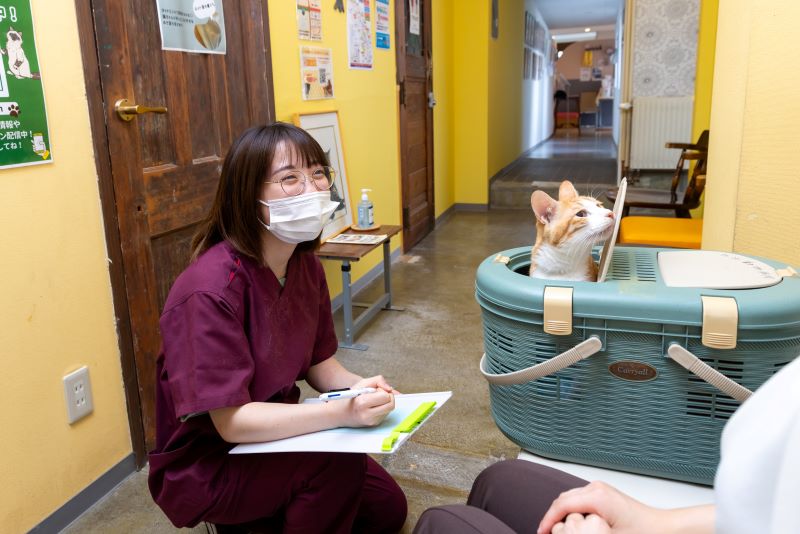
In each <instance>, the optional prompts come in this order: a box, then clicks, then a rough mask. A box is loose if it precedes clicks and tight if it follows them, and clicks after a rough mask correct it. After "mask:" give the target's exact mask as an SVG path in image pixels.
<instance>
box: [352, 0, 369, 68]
mask: <svg viewBox="0 0 800 534" xmlns="http://www.w3.org/2000/svg"><path fill="white" fill-rule="evenodd" d="M347 53H348V57H349V65H350V68H351V69H371V68H372V15H371V13H370V8H369V0H347Z"/></svg>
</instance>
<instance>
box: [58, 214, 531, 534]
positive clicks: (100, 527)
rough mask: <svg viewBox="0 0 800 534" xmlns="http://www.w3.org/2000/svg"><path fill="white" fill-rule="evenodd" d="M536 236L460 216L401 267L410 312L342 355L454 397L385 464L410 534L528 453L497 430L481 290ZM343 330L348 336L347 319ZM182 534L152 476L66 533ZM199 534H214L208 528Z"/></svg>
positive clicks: (396, 381)
mask: <svg viewBox="0 0 800 534" xmlns="http://www.w3.org/2000/svg"><path fill="white" fill-rule="evenodd" d="M534 234H535V228H534V226H533V222H532V218H531V217H530V216H529V215H528V214H527V213H525V212H524V211H521V210H497V211H490V212H483V213H475V212H456V213H454V214H452V215H451V216H450V217H449V218H447V220H446V221H444V222H443V223H442V224H441V225H440V227H439V228H438V229H437V230H435V231H434V232H433V233H431V234H430V235H428V236H427V237H426V238H425V239H424V240H423V241H422V242H421V243H420V244H419V245H418V246H417V247H415V248H414V249H413V250H412V251H411V254H410V255H408V256H401V258H400V260H399V261H397V262H395V263H394V265H393V268H392V289H393V296H394V299H393V301H394V304H395V305H397V306H402V307H405V311H403V312H394V311H382V312H380V313H379V314H378V315H377V316H376V317H375V319H374V320H373V321H372V322H371V324H369V325H368V326H367V327H366V328H365V330H364V331H363V332H362V333H361V335H360V336H358V337H357V338H356V340H357V341H358V342H359V343H365V344H367V345H369V350H367V351H365V352H361V351H354V350H340V351H339V353H338V354H337V358H339V360H340V361H341V362H342V363H343V364H344V365H345V366H346V367H348V368H349V369H351V370H353V371H354V372H356V373H359V374H361V375H363V376H371V375H375V374H383V375H385V376H386V377H387V378H388V380H389V382H390V383H391V384H392V385H393V386H394V387H396V388H398V389H399V390H400V391H403V392H407V393H413V392H421V391H443V390H452V391H453V397H452V398H451V400H450V401H448V403H447V404H446V405H445V406H444V407H443V408H442V409H441V411H439V412H438V413H437V414H436V417H434V418H433V419H432V420H431V421H430V422H429V423H428V424H426V425H425V426H424V427H423V428H422V429H420V430H419V431H418V432H417V433H416V434H415V435H414V438H413V440H411V441H410V442H409V443H407V444H405V445H404V446H403V447H402V448H401V449H400V450H399V451H398V453H396V454H394V455H392V456H383V457H380V458H378V460H379V461H380V462H381V463H382V464H383V465H384V466H385V467H386V468H387V469H388V470H389V471H390V472H391V473H392V474H393V475H394V476H395V477H396V478H397V480H398V481H399V482H400V484H401V486H402V487H403V489H404V490H405V492H406V494H407V496H408V501H409V516H408V520H407V523H406V531H407V532H410V531H411V529H412V528H413V525H414V524H416V521H417V518H418V516H419V514H420V513H421V512H422V511H423V510H425V509H426V508H427V507H429V506H432V505H437V504H445V503H463V502H464V501H465V500H466V497H467V494H468V492H469V488H470V485H471V483H472V480H473V479H474V477H475V476H476V475H477V474H478V473H479V472H480V471H481V470H482V469H483V468H484V467H486V466H487V465H489V464H491V463H494V462H496V461H498V460H500V459H504V458H515V457H516V456H517V455H518V453H519V450H520V449H519V447H518V446H516V445H514V444H513V443H512V442H511V441H509V440H508V439H507V438H505V437H504V436H503V435H502V434H501V433H500V431H499V430H498V429H497V427H496V426H495V424H494V422H493V421H492V419H491V416H490V414H489V393H488V387H487V385H486V383H485V381H484V379H483V378H482V377H481V375H480V374H479V373H478V369H477V367H478V362H479V360H480V357H481V354H482V352H483V341H482V331H481V319H480V309H479V307H478V305H477V303H476V302H475V298H474V282H475V271H476V269H477V266H478V264H479V263H480V262H481V261H482V260H483V259H484V258H486V257H487V256H489V255H493V254H495V253H497V252H498V251H500V250H504V249H507V248H511V247H517V246H523V245H527V246H530V245H531V243H533V240H534ZM382 289H383V282H382V278H379V279H378V280H376V281H375V282H373V283H372V284H370V285H369V286H368V287H367V288H366V289H364V290H363V291H362V292H361V293H360V294H359V295H358V296H359V300H371V299H372V298H373V297H377V295H378V294H380V293H381V292H382ZM336 321H337V330H338V331H339V332H341V311H340V312H339V313H337V314H336ZM307 391H308V390H305V391H304V393H306V392H307ZM175 530H176V529H175V528H174V527H172V525H171V524H170V523H169V522H168V520H167V519H166V518H165V517H164V515H163V514H162V513H161V511H160V510H159V509H158V508H157V507H156V506H155V504H154V503H153V501H152V499H151V498H150V495H149V493H148V490H147V483H146V470H145V471H141V472H139V473H135V474H133V475H131V476H130V477H129V478H128V479H126V480H125V481H124V482H123V483H122V484H120V485H119V486H118V487H117V488H116V489H115V490H114V491H113V492H112V493H111V494H109V495H108V496H107V497H106V498H105V499H104V500H103V501H101V502H100V503H98V504H97V505H95V506H94V507H93V508H92V509H91V510H89V511H88V512H87V513H85V514H84V515H83V516H82V517H80V518H79V519H78V520H77V521H76V522H74V523H73V524H72V525H70V527H69V528H67V529H66V530H65V532H68V533H76V534H77V533H82V534H85V533H97V534H100V533H106V532H143V533H144V532H148V533H167V532H173V531H175ZM193 531H195V532H206V530H205V526H203V525H202V524H201V525H199V526H197V527H195V529H193Z"/></svg>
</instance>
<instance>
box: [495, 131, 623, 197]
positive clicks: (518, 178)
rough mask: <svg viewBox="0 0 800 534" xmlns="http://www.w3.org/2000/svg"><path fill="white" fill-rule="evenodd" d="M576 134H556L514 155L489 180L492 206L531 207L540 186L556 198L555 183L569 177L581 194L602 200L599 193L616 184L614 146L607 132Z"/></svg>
mask: <svg viewBox="0 0 800 534" xmlns="http://www.w3.org/2000/svg"><path fill="white" fill-rule="evenodd" d="M588 132H589V133H584V134H583V135H580V136H570V137H567V136H560V135H558V134H557V136H555V137H551V138H550V139H548V140H547V141H545V142H544V143H542V144H541V145H539V146H537V147H536V148H534V149H532V150H530V151H529V152H528V153H526V154H524V155H522V156H521V157H519V158H517V159H516V160H515V161H514V162H513V163H512V164H511V165H509V166H507V167H506V168H505V169H504V170H503V171H501V173H500V174H499V175H498V176H496V177H494V178H493V179H492V182H491V184H490V192H489V205H490V207H491V208H492V209H498V208H500V209H502V208H512V209H526V210H529V209H531V203H530V199H531V193H532V192H533V191H534V190H535V189H542V190H544V191H545V192H547V193H548V194H549V195H550V196H553V197H555V198H557V197H558V185H559V184H560V183H561V182H562V181H563V180H570V181H571V182H572V183H573V184H575V187H576V189H577V190H578V192H579V193H580V194H582V195H590V196H593V197H596V198H598V199H601V200H605V198H604V196H603V192H604V191H605V190H606V189H608V188H610V187H615V186H616V185H617V179H616V176H617V148H616V145H615V144H614V140H613V138H612V137H611V132H610V131H598V132H596V133H595V132H594V131H593V130H591V129H589V130H588Z"/></svg>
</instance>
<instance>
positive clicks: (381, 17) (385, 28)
mask: <svg viewBox="0 0 800 534" xmlns="http://www.w3.org/2000/svg"><path fill="white" fill-rule="evenodd" d="M375 46H377V47H378V48H384V49H387V50H388V49H389V0H375Z"/></svg>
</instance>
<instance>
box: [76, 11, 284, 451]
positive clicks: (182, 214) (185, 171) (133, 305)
mask: <svg viewBox="0 0 800 534" xmlns="http://www.w3.org/2000/svg"><path fill="white" fill-rule="evenodd" d="M221 4H222V6H223V12H224V29H225V35H226V40H227V51H226V53H225V54H200V53H187V52H178V51H165V50H162V49H161V36H160V31H159V20H158V13H157V4H156V2H153V1H150V2H140V1H138V0H76V9H77V13H78V24H79V28H80V34H81V52H82V56H83V62H84V73H85V78H86V89H87V94H88V100H89V111H90V120H91V126H92V136H93V138H94V145H95V156H96V162H97V170H98V176H99V180H100V191H101V204H102V210H103V217H104V224H105V233H106V240H107V247H108V254H109V260H110V265H109V267H110V273H111V281H112V291H113V294H114V295H113V296H114V308H115V314H116V317H117V325H118V335H119V340H120V352H121V357H122V368H123V380H124V383H125V395H126V400H127V405H128V416H129V421H130V428H131V437H132V442H133V449H134V454H135V456H136V461H137V464H138V466H140V467H141V466H143V465H144V464H145V462H146V451H147V450H149V449H151V448H152V447H153V446H154V444H155V387H156V358H157V357H158V353H159V349H160V343H161V339H160V335H159V331H158V318H159V315H160V311H161V309H162V307H163V304H164V301H165V300H166V297H167V293H168V291H169V288H170V287H171V285H172V283H173V281H174V280H175V278H176V277H177V276H178V274H180V272H181V271H182V270H183V269H184V268H185V267H186V265H187V264H188V261H189V253H190V241H191V238H192V235H193V234H194V232H195V229H196V227H197V225H198V223H199V222H200V221H201V220H202V218H203V217H204V216H205V214H206V213H207V211H208V209H209V207H210V205H211V203H212V201H213V197H214V194H215V191H216V187H217V182H218V179H219V173H220V170H221V168H222V160H223V158H224V155H225V153H226V151H227V149H228V147H229V146H230V143H231V142H232V140H233V138H234V137H235V136H236V135H238V133H240V132H241V131H242V130H244V129H245V128H247V127H249V126H252V125H255V124H264V123H267V122H271V121H272V120H274V117H275V107H274V95H273V89H272V67H271V57H270V46H269V22H268V18H267V6H266V2H259V1H255V0H252V1H233V0H225V1H221ZM123 99H124V100H126V101H127V102H121V101H122V100H123ZM137 105H138V106H140V107H139V108H138V109H137V108H135V106H137ZM120 106H123V107H124V106H129V107H130V108H129V111H130V113H129V114H128V117H127V118H126V117H125V114H124V113H121V111H124V110H120V109H118V108H119V107H120ZM144 107H147V108H151V109H150V110H148V109H145V108H144ZM148 111H149V112H148Z"/></svg>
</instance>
